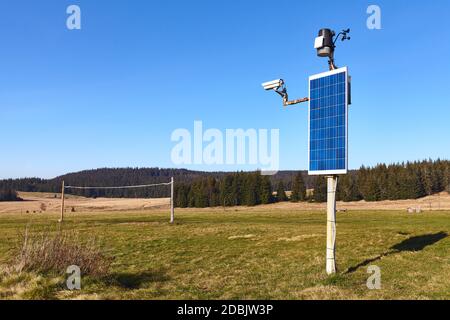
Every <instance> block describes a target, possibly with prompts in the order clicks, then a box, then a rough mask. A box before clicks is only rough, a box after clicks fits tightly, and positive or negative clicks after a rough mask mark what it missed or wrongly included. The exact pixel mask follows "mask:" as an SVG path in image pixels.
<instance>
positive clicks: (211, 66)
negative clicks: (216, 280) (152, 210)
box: [0, 0, 450, 178]
mask: <svg viewBox="0 0 450 320" xmlns="http://www.w3.org/2000/svg"><path fill="white" fill-rule="evenodd" d="M70 4H76V5H79V6H80V8H81V12H82V29H81V30H72V31H70V30H68V29H67V28H66V19H67V17H68V15H67V14H66V8H67V6H69V5H70ZM370 4H376V5H379V6H380V8H381V13H382V15H381V18H382V20H381V21H382V29H381V30H369V29H367V27H366V20H367V18H368V15H367V13H366V9H367V7H368V6H369V5H370ZM449 19H450V2H449V1H448V0H433V1H427V2H425V1H406V0H389V1H378V0H376V1H370V2H369V1H362V0H358V1H357V0H354V1H334V0H333V1H297V0H292V1H266V0H264V1H262V0H258V1H256V0H255V1H250V0H247V1H231V0H226V1H225V0H214V1H213V0H209V1H207V0H202V1H201V0H193V1H182V0H178V1H173V0H169V1H148V0H145V1H144V0H141V1H139V0H134V1H125V0H122V1H119V0H117V1H106V0H95V1H92V0H82V1H75V0H73V1H65V0H53V1H50V0H43V1H34V0H29V1H24V0H14V1H13V0H2V1H1V3H0V121H1V122H0V134H1V137H2V139H1V149H0V150H1V156H0V178H10V177H24V176H39V177H54V176H57V175H60V174H64V173H67V172H73V171H78V170H83V169H90V168H98V167H127V166H139V167H155V166H157V167H173V166H174V165H173V163H172V161H171V157H170V155H171V150H172V148H173V146H174V144H175V143H174V142H172V141H171V140H170V137H171V133H172V132H173V130H175V129H177V128H187V129H189V130H193V124H194V121H195V120H201V121H203V125H204V127H205V128H218V129H220V130H225V129H227V128H244V129H248V128H256V129H258V128H266V129H271V128H276V129H280V166H281V169H307V105H306V104H304V105H299V106H298V107H294V108H292V109H288V110H283V108H282V107H281V100H280V99H279V97H277V96H276V95H275V94H273V93H267V92H265V91H263V90H262V88H261V83H262V82H264V81H267V80H272V79H275V78H283V79H285V80H286V82H287V84H288V89H289V92H290V96H291V98H296V97H303V96H307V89H308V88H307V79H308V76H309V75H311V74H315V73H319V72H322V71H326V69H327V63H326V60H325V59H319V58H317V57H316V55H315V50H314V48H313V42H314V38H315V36H316V35H317V31H318V30H319V29H320V28H322V27H330V28H333V29H335V30H341V29H343V28H347V27H349V28H351V37H352V39H351V41H349V42H345V43H342V44H339V47H338V49H337V53H336V60H337V64H338V65H340V66H344V65H347V66H348V67H349V71H350V74H351V75H352V79H353V82H352V86H353V105H352V106H351V107H350V115H349V126H350V128H349V130H350V132H349V140H350V141H349V145H350V151H349V165H350V168H358V167H359V166H361V165H362V164H365V165H374V164H377V163H379V162H387V163H390V162H397V161H406V160H419V159H425V158H438V157H440V158H446V159H448V158H450V139H449V136H450V97H449V94H450V80H449V74H450V60H449V59H450V40H449V39H450V35H449V33H448V31H449V28H448V21H449ZM188 168H190V169H197V170H208V171H213V170H222V169H225V170H237V169H239V167H237V166H233V167H226V166H223V167H220V166H190V167H188Z"/></svg>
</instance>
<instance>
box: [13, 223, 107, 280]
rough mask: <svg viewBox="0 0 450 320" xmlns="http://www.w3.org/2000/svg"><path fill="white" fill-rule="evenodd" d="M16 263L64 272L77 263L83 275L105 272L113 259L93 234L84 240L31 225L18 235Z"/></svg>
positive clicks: (40, 270)
mask: <svg viewBox="0 0 450 320" xmlns="http://www.w3.org/2000/svg"><path fill="white" fill-rule="evenodd" d="M16 250H17V254H16V255H15V256H16V258H15V259H14V262H13V263H14V266H15V269H16V270H17V271H18V272H21V271H29V272H38V273H56V274H65V272H66V269H67V267H69V266H71V265H77V266H79V267H80V269H81V273H82V274H83V275H93V276H104V275H106V274H107V273H108V271H109V268H110V265H111V262H112V259H111V258H108V257H106V256H105V255H104V254H103V253H102V252H101V250H100V248H99V246H98V245H97V244H96V240H95V239H94V238H91V239H88V240H84V239H83V240H82V239H81V237H80V236H79V234H77V233H75V232H68V231H58V232H51V231H49V230H47V231H39V232H35V233H30V232H29V230H28V228H27V229H26V230H25V232H24V233H23V234H21V235H20V237H19V242H18V246H17V248H16Z"/></svg>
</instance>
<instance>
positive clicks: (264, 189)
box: [259, 176, 274, 204]
mask: <svg viewBox="0 0 450 320" xmlns="http://www.w3.org/2000/svg"><path fill="white" fill-rule="evenodd" d="M259 179H260V181H261V182H260V193H259V198H260V201H261V203H262V204H269V203H273V200H274V199H273V193H272V185H271V184H270V179H269V177H268V176H260V177H259Z"/></svg>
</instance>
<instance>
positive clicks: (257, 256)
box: [0, 209, 450, 299]
mask: <svg viewBox="0 0 450 320" xmlns="http://www.w3.org/2000/svg"><path fill="white" fill-rule="evenodd" d="M56 220H57V215H37V216H34V217H33V218H32V219H31V220H30V218H29V216H25V215H22V216H21V215H6V216H1V217H0V265H3V266H4V268H3V270H4V271H2V272H0V299H73V298H78V299H449V298H450V277H449V276H448V275H449V273H450V236H447V234H450V212H444V211H442V212H432V213H429V212H427V213H423V214H415V215H410V214H406V213H404V212H399V211H397V212H396V211H354V212H348V213H342V214H338V226H337V264H338V269H339V270H338V271H339V272H338V274H337V275H336V276H333V277H328V276H327V275H326V274H325V259H324V258H325V240H326V234H325V224H326V216H325V213H324V212H318V211H317V212H303V211H282V212H281V211H276V210H270V211H263V210H254V209H253V210H252V211H248V212H245V211H239V212H235V211H231V210H230V211H226V212H223V211H220V210H198V211H183V210H177V218H176V221H177V222H176V224H175V225H170V224H169V223H168V222H167V220H168V213H167V212H146V213H144V212H128V213H123V212H122V213H92V214H89V215H87V214H78V213H77V214H75V215H72V216H69V217H68V218H67V221H66V222H65V223H64V226H63V227H64V228H66V229H76V230H78V232H80V233H81V235H85V236H86V237H87V236H92V235H95V236H96V237H97V238H98V241H99V243H100V244H101V246H102V248H103V249H104V251H105V253H106V254H107V255H109V256H111V257H114V263H113V266H112V270H111V273H110V274H109V275H105V277H102V278H90V277H83V278H82V290H81V291H68V290H65V286H64V281H65V280H64V270H62V272H61V274H59V275H57V274H53V275H51V274H47V275H41V274H33V273H22V274H15V273H14V272H7V271H5V270H6V266H7V264H8V261H10V260H11V258H12V255H13V251H12V248H13V246H14V244H15V243H16V238H17V234H18V232H19V231H23V230H24V228H25V226H26V224H27V223H29V224H30V225H31V228H32V229H33V228H36V229H39V228H43V227H48V226H51V227H52V226H53V227H54V228H55V229H56V225H57V223H56V222H55V221H56ZM369 265H377V266H379V267H380V268H381V272H382V288H381V290H369V289H368V288H367V286H366V281H367V278H368V276H369V274H367V267H368V266H369ZM349 270H350V271H349Z"/></svg>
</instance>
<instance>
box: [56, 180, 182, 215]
mask: <svg viewBox="0 0 450 320" xmlns="http://www.w3.org/2000/svg"><path fill="white" fill-rule="evenodd" d="M158 186H170V223H173V222H174V219H175V215H174V179H173V177H172V178H171V180H170V182H161V183H152V184H141V185H131V186H98V187H93V186H71V185H67V186H66V185H65V182H64V181H62V186H61V217H60V219H59V222H63V221H64V210H65V208H64V200H65V191H66V190H118V189H142V188H152V187H158Z"/></svg>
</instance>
